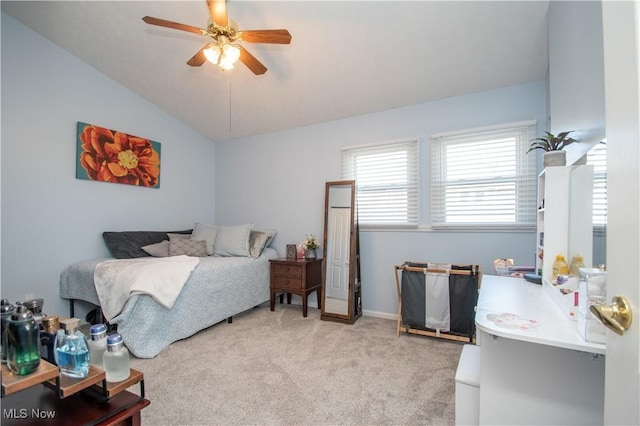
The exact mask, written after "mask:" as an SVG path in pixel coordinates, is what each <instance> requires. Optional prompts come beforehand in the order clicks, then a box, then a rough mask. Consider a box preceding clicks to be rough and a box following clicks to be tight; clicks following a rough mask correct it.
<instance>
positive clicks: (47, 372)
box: [2, 359, 144, 400]
mask: <svg viewBox="0 0 640 426" xmlns="http://www.w3.org/2000/svg"><path fill="white" fill-rule="evenodd" d="M136 383H140V399H144V375H143V374H142V372H140V371H138V370H134V369H131V375H130V376H129V378H128V379H126V380H123V381H121V382H115V383H112V382H107V379H106V376H105V372H104V370H102V369H101V368H97V367H94V366H91V367H90V369H89V374H88V376H87V377H86V378H83V379H73V378H70V377H66V376H64V375H62V374H60V371H59V369H58V367H57V366H56V365H54V364H51V363H50V362H48V361H46V360H44V359H41V360H40V365H39V366H38V369H37V370H36V371H35V372H33V373H31V374H28V375H26V376H18V375H16V374H13V373H12V372H11V371H9V369H8V368H7V366H6V365H4V364H3V365H2V397H5V396H8V395H11V394H13V393H16V392H19V391H21V390H24V389H27V388H29V387H31V386H35V385H38V384H43V385H45V386H47V387H49V388H51V389H53V390H54V391H55V392H56V393H57V394H58V397H59V398H61V399H63V398H66V397H68V396H71V395H73V394H75V393H78V392H80V391H83V390H87V391H89V390H90V391H92V392H93V393H94V394H95V395H99V396H100V397H101V398H103V399H105V400H106V399H109V398H111V397H112V396H114V395H116V394H118V393H120V392H122V391H123V390H126V389H127V388H129V387H131V386H133V385H135V384H136Z"/></svg>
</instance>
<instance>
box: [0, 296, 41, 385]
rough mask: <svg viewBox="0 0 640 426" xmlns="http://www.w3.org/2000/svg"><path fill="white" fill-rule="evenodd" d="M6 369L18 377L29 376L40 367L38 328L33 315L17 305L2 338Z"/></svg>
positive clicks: (24, 307) (25, 308)
mask: <svg viewBox="0 0 640 426" xmlns="http://www.w3.org/2000/svg"><path fill="white" fill-rule="evenodd" d="M2 346H3V347H6V348H7V368H8V369H9V371H11V372H12V373H14V374H17V375H18V376H25V375H27V374H31V373H33V372H34V371H36V370H37V369H38V366H39V365H40V328H39V327H38V323H37V322H36V320H35V319H33V313H32V312H31V311H30V310H29V309H27V307H26V306H23V305H19V306H18V307H17V308H16V310H15V312H14V313H13V314H12V315H11V319H10V320H9V322H8V323H7V329H6V330H5V333H4V336H3V345H2Z"/></svg>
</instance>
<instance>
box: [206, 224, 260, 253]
mask: <svg viewBox="0 0 640 426" xmlns="http://www.w3.org/2000/svg"><path fill="white" fill-rule="evenodd" d="M251 228H253V224H246V225H237V226H219V227H218V234H217V236H216V243H215V246H214V248H213V250H214V254H215V255H216V256H246V257H249V256H250V255H251V254H250V253H249V235H250V234H251Z"/></svg>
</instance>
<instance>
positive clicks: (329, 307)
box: [320, 180, 362, 324]
mask: <svg viewBox="0 0 640 426" xmlns="http://www.w3.org/2000/svg"><path fill="white" fill-rule="evenodd" d="M355 192H356V184H355V181H353V180H344V181H336V182H327V183H326V189H325V202H324V258H323V260H322V295H323V300H322V311H321V313H320V319H323V320H327V321H337V322H343V323H346V324H353V323H354V322H355V321H356V320H357V319H358V318H359V317H360V316H361V315H362V286H361V283H360V247H359V235H358V234H359V232H358V220H357V217H358V214H357V211H356V203H355Z"/></svg>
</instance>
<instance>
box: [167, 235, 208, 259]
mask: <svg viewBox="0 0 640 426" xmlns="http://www.w3.org/2000/svg"><path fill="white" fill-rule="evenodd" d="M180 255H186V256H194V257H204V256H206V255H207V244H206V242H205V241H204V240H188V239H173V240H169V256H180Z"/></svg>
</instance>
